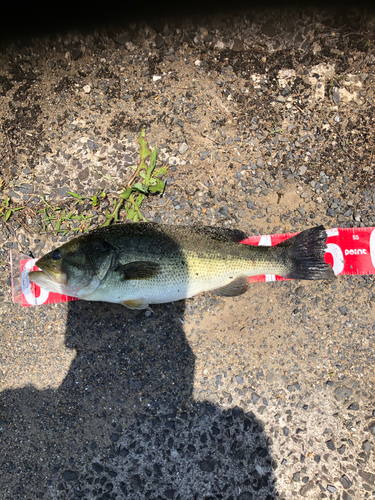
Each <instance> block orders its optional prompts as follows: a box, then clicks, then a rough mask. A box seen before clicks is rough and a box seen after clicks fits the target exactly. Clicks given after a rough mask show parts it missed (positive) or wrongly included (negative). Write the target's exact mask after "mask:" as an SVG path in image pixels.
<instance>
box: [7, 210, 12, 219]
mask: <svg viewBox="0 0 375 500" xmlns="http://www.w3.org/2000/svg"><path fill="white" fill-rule="evenodd" d="M11 215H12V210H8V211H7V214H6V216H5V222H6V221H7V220H9V217H10V216H11Z"/></svg>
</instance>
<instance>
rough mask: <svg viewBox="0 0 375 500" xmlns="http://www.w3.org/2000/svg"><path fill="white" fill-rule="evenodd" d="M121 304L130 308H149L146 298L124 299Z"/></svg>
mask: <svg viewBox="0 0 375 500" xmlns="http://www.w3.org/2000/svg"><path fill="white" fill-rule="evenodd" d="M121 304H122V305H123V306H125V307H128V308H129V309H147V308H148V303H147V302H146V301H145V300H144V299H130V300H124V301H123V302H121Z"/></svg>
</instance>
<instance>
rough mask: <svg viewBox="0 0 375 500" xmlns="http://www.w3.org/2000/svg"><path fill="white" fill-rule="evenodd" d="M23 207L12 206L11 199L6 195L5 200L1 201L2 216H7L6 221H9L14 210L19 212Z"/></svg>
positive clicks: (0, 212)
mask: <svg viewBox="0 0 375 500" xmlns="http://www.w3.org/2000/svg"><path fill="white" fill-rule="evenodd" d="M23 208H24V207H12V206H11V199H10V198H9V196H6V197H5V201H3V202H0V217H5V222H8V220H9V219H10V217H11V216H12V214H13V213H14V212H18V210H22V209H23Z"/></svg>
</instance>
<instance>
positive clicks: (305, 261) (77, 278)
mask: <svg viewBox="0 0 375 500" xmlns="http://www.w3.org/2000/svg"><path fill="white" fill-rule="evenodd" d="M246 237H247V235H246V234H245V233H243V232H242V231H239V230H232V229H226V228H220V227H214V226H199V225H192V226H178V225H167V224H158V223H153V222H138V223H125V224H115V225H113V226H107V227H101V228H98V229H94V230H93V231H91V232H88V233H87V234H84V235H81V236H78V237H76V238H74V239H72V240H71V241H69V242H67V243H65V244H63V245H62V246H60V247H58V248H56V249H55V250H52V251H51V252H49V253H47V254H46V255H44V256H43V257H42V258H40V259H39V260H38V261H37V262H36V265H37V267H38V268H39V269H40V271H31V272H30V273H29V280H30V281H31V282H34V283H36V284H37V285H39V286H40V287H43V288H44V289H46V290H49V291H52V292H58V293H61V294H66V295H69V296H71V297H77V298H79V299H83V300H90V301H103V302H111V303H119V304H123V305H124V306H127V307H128V308H130V309H146V308H148V307H149V306H150V304H162V303H167V302H174V301H177V300H181V299H187V298H189V297H192V296H195V295H197V294H199V293H202V292H210V291H215V292H216V293H218V294H219V295H222V296H237V295H241V294H243V293H245V292H246V291H247V290H248V288H249V277H250V276H256V275H260V274H275V275H278V276H282V277H284V278H291V279H306V280H316V279H332V278H334V277H335V275H334V273H333V270H332V268H331V266H330V265H329V264H327V263H325V261H324V253H325V249H326V240H327V233H326V231H325V229H324V227H323V226H316V227H313V228H310V229H306V230H305V231H302V232H301V233H299V234H297V235H296V236H293V237H291V238H288V239H286V240H285V241H283V242H282V243H280V244H279V245H276V246H273V247H263V246H255V245H245V244H242V243H241V241H243V240H244V239H246Z"/></svg>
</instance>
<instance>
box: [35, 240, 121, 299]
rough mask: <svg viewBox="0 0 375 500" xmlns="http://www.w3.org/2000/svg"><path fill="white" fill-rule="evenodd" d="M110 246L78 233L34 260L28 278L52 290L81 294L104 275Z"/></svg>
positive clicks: (91, 288) (75, 295) (110, 252)
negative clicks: (76, 236) (32, 268)
mask: <svg viewBox="0 0 375 500" xmlns="http://www.w3.org/2000/svg"><path fill="white" fill-rule="evenodd" d="M112 260H113V249H112V247H111V245H109V244H108V243H107V242H106V241H105V240H102V239H100V238H95V239H94V238H92V237H90V235H84V236H80V237H78V238H75V239H73V240H72V241H70V242H68V243H65V244H64V245H62V246H61V247H59V248H56V249H55V250H52V251H51V252H49V253H47V254H46V255H44V256H43V257H42V258H41V259H39V260H38V261H37V262H36V264H35V265H36V266H38V267H39V269H40V271H31V272H30V273H29V280H30V281H31V282H33V283H36V284H37V285H39V286H40V287H42V288H44V289H46V290H49V291H51V292H57V293H62V294H66V295H69V296H72V297H81V296H82V295H83V294H84V291H85V290H86V292H87V293H86V294H89V293H92V292H93V291H95V289H96V288H97V287H98V286H99V284H100V282H101V280H102V279H103V277H104V276H105V275H106V273H107V271H108V269H109V267H110V265H111V262H112Z"/></svg>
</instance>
